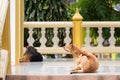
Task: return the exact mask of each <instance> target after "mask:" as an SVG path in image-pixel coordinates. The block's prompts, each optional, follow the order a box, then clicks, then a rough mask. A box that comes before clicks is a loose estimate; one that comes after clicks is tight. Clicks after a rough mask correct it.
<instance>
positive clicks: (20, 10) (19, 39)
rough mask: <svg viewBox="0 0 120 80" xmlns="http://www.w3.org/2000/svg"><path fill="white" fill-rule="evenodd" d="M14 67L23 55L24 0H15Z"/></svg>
mask: <svg viewBox="0 0 120 80" xmlns="http://www.w3.org/2000/svg"><path fill="white" fill-rule="evenodd" d="M15 21H16V39H15V42H16V49H15V54H16V56H15V57H16V58H15V59H16V65H18V64H19V59H20V58H21V56H22V53H23V22H24V0H16V20H15Z"/></svg>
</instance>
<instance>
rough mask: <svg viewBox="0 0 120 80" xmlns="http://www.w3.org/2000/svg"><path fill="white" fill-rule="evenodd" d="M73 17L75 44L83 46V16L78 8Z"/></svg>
mask: <svg viewBox="0 0 120 80" xmlns="http://www.w3.org/2000/svg"><path fill="white" fill-rule="evenodd" d="M72 19H73V24H74V26H73V38H72V39H73V44H76V45H77V46H78V47H79V48H81V47H82V27H81V24H82V19H83V17H82V16H81V15H80V14H79V11H78V8H77V9H76V13H75V14H74V16H73V17H72Z"/></svg>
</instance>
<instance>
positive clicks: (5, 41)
mask: <svg viewBox="0 0 120 80" xmlns="http://www.w3.org/2000/svg"><path fill="white" fill-rule="evenodd" d="M10 40H11V39H10V0H9V4H8V9H7V15H6V19H5V24H4V29H3V34H2V49H5V50H7V51H8V58H9V59H8V68H7V74H10V73H11V50H10V45H11V44H10V42H11V41H10Z"/></svg>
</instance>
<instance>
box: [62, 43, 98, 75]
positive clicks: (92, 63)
mask: <svg viewBox="0 0 120 80" xmlns="http://www.w3.org/2000/svg"><path fill="white" fill-rule="evenodd" d="M64 49H65V50H66V51H68V52H70V53H72V55H73V57H76V58H77V66H75V67H74V68H73V69H72V71H71V74H72V73H77V72H83V73H92V72H96V70H97V69H98V67H99V61H98V59H97V57H96V56H94V55H93V54H92V53H90V52H87V51H85V50H83V49H80V48H78V47H77V46H76V45H74V44H70V45H68V46H64Z"/></svg>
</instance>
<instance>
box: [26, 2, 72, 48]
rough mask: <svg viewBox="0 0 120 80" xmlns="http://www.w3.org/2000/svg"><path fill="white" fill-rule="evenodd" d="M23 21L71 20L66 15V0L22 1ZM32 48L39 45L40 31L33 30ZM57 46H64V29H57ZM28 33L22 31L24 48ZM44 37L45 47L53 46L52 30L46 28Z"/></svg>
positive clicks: (67, 9) (67, 6) (67, 5)
mask: <svg viewBox="0 0 120 80" xmlns="http://www.w3.org/2000/svg"><path fill="white" fill-rule="evenodd" d="M24 3H25V4H24V10H25V11H24V15H25V17H24V20H25V21H68V20H70V19H71V17H70V16H69V15H70V14H69V13H68V11H69V4H68V0H24ZM33 32H34V33H33V38H34V40H35V42H34V44H33V45H34V46H35V47H39V46H40V45H41V43H40V41H39V40H40V38H41V36H42V35H41V29H40V28H39V29H38V28H37V29H36V28H35V29H33ZM58 32H59V34H58V38H59V40H60V41H59V46H61V47H62V46H64V45H65V43H64V38H65V36H66V34H65V28H59V29H58ZM27 35H28V32H27V30H26V29H25V30H24V41H25V43H24V46H25V44H26V42H27V38H28V36H27ZM26 36H27V37H26ZM45 37H46V39H47V42H46V44H45V45H46V46H47V47H51V46H53V42H52V38H53V37H54V33H53V28H46V34H45Z"/></svg>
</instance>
